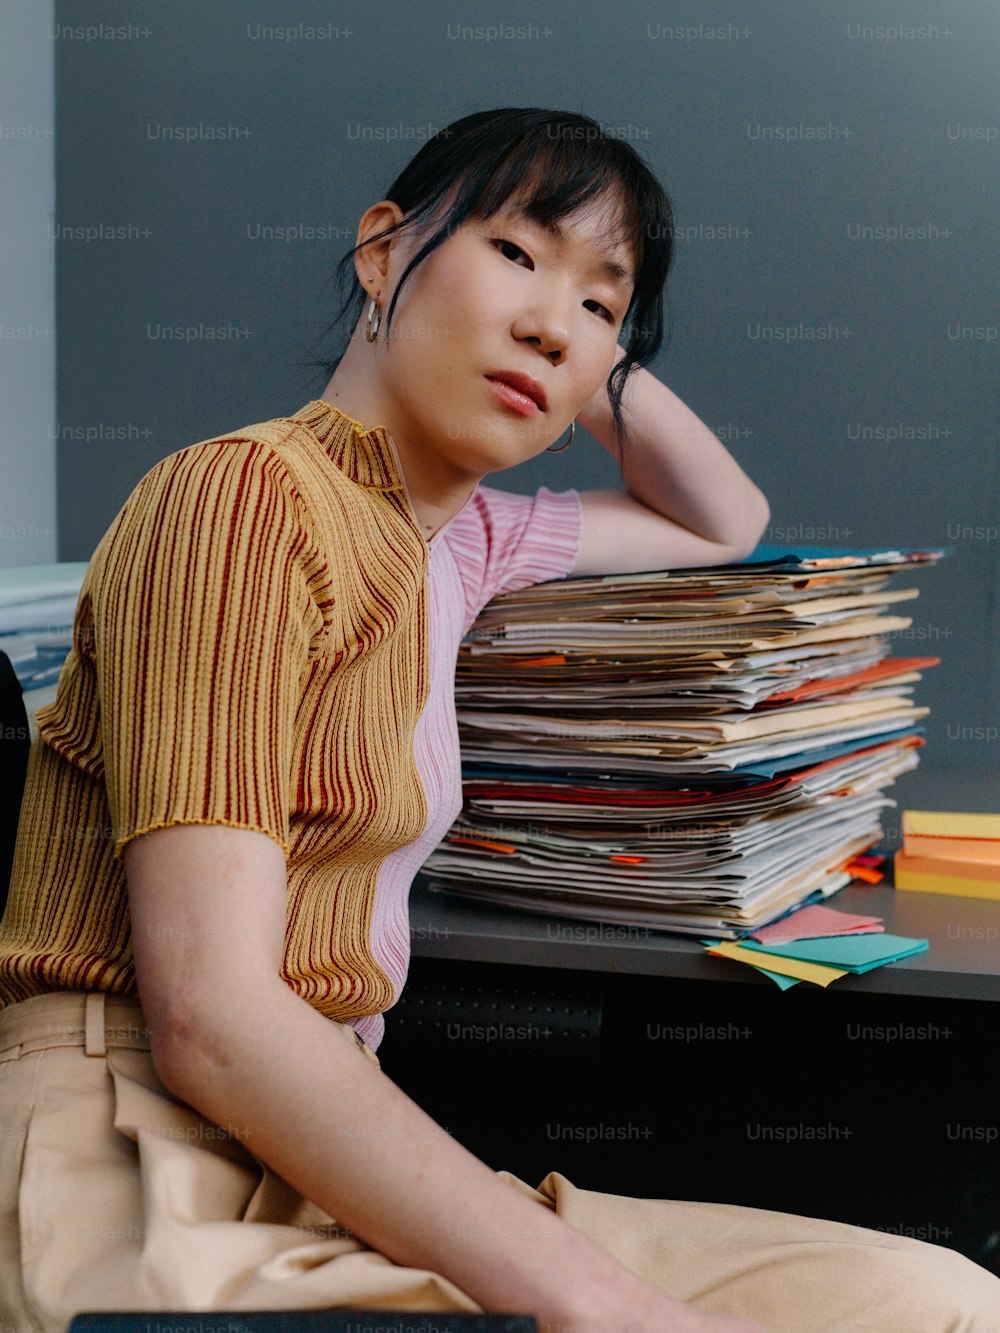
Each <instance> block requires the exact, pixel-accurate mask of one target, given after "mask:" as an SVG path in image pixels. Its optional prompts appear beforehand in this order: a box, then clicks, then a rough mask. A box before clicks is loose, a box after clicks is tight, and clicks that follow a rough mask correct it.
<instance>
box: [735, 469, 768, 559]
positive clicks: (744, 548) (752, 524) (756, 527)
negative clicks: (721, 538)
mask: <svg viewBox="0 0 1000 1333" xmlns="http://www.w3.org/2000/svg"><path fill="white" fill-rule="evenodd" d="M770 519H771V506H770V505H769V504H768V502H767V498H766V496H765V495H764V493H763V491H759V490H757V488H756V486H755V487H754V489H753V493H752V494H751V495H750V497H749V498H748V500H747V502H746V504H745V506H744V508H743V512H742V514H741V520H742V521H741V523H740V535H739V536H738V538H737V539H736V540H735V541H734V542H733V545H732V547H731V550H732V555H731V557H730V558H731V559H732V560H733V561H739V560H745V559H746V558H747V556H749V555H752V554H753V553H754V551H755V550H756V549H757V547H758V545H759V544H760V542H761V540H762V538H764V537H765V536H766V534H767V525H768V523H769V522H770Z"/></svg>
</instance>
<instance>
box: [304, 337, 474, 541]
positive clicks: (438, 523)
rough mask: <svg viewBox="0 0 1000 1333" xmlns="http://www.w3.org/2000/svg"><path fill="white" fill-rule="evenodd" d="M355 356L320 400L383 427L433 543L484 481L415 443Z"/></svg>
mask: <svg viewBox="0 0 1000 1333" xmlns="http://www.w3.org/2000/svg"><path fill="white" fill-rule="evenodd" d="M352 352H356V349H355V347H354V345H353V342H352V345H351V346H350V347H348V350H347V351H346V352H345V353H344V356H343V358H342V360H341V362H340V364H339V365H338V367H337V369H336V371H335V372H334V374H333V376H332V377H331V379H330V381H329V383H328V384H327V386H326V388H325V389H324V390H323V392H322V394H320V398H321V399H322V401H323V402H326V403H329V404H330V405H331V406H332V407H336V408H337V409H338V410H339V411H341V412H344V413H345V414H346V415H347V416H349V417H353V418H354V420H355V421H359V422H361V424H362V425H363V426H364V428H365V429H366V430H372V429H374V428H375V427H376V426H384V428H385V430H386V432H387V433H388V435H389V438H390V440H391V442H392V444H393V447H394V450H395V454H396V460H397V462H398V465H399V471H400V476H401V478H402V481H403V485H404V486H405V488H406V494H407V498H408V499H409V502H410V507H411V508H412V510H413V513H414V516H415V518H416V520H417V522H418V523H419V525H420V530H421V532H422V533H423V534H424V538H425V539H426V540H427V541H430V539H431V537H433V536H434V534H435V533H436V532H437V531H438V529H439V528H441V527H443V526H444V524H445V523H447V522H448V521H449V519H451V518H453V517H454V516H455V515H456V514H457V513H458V511H459V510H460V509H461V508H462V507H463V506H464V505H465V503H466V501H467V500H468V499H469V497H470V496H471V495H472V492H473V491H474V490H475V489H476V486H477V485H478V483H479V481H480V480H481V477H478V476H475V475H474V474H470V473H467V472H459V471H456V469H455V467H454V465H453V464H451V463H450V462H449V460H448V459H445V458H441V457H440V455H439V454H437V453H436V451H435V450H434V449H433V448H431V447H428V446H427V445H426V443H425V442H423V441H420V440H418V439H416V438H415V435H414V433H413V432H412V431H411V430H410V429H409V427H408V422H407V419H406V417H405V413H402V412H400V411H399V410H397V409H396V408H395V407H394V405H393V404H392V403H391V402H390V401H387V400H386V399H385V398H384V397H383V395H382V394H381V393H380V392H379V387H378V385H377V384H375V383H374V382H373V380H372V377H371V375H370V373H369V367H370V364H371V360H370V358H366V357H362V358H361V361H362V364H361V366H360V367H359V366H358V365H357V356H356V355H355V356H354V357H352ZM366 363H367V364H366Z"/></svg>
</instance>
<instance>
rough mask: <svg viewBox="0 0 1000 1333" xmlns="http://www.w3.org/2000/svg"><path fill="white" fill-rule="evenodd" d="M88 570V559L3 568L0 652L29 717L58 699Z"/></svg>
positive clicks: (1, 577) (1, 575) (0, 602)
mask: <svg viewBox="0 0 1000 1333" xmlns="http://www.w3.org/2000/svg"><path fill="white" fill-rule="evenodd" d="M86 572H87V562H86V561H85V560H82V561H64V562H61V563H59V564H51V565H24V566H14V567H12V568H8V569H0V649H2V650H3V651H4V652H5V653H6V654H7V656H8V657H9V658H10V661H11V665H12V666H13V668H14V674H15V675H16V676H17V678H18V682H19V684H20V686H21V689H22V690H23V691H24V702H25V707H26V709H27V710H28V712H29V714H32V715H33V714H34V711H35V710H36V709H37V708H38V707H40V705H41V704H42V703H47V702H49V701H50V699H51V698H54V697H55V686H56V682H57V681H58V679H59V672H60V671H61V670H62V665H63V663H64V662H65V660H66V657H67V654H68V653H69V650H70V648H71V647H72V628H73V618H74V616H75V614H76V605H77V601H78V600H79V596H80V586H81V584H82V583H83V576H84V574H85V573H86Z"/></svg>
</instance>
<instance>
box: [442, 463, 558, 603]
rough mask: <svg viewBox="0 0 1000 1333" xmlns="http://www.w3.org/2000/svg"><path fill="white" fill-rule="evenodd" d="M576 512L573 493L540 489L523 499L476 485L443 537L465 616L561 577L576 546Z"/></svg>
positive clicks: (545, 487)
mask: <svg viewBox="0 0 1000 1333" xmlns="http://www.w3.org/2000/svg"><path fill="white" fill-rule="evenodd" d="M581 508H582V507H581V501H580V493H579V491H577V490H572V489H571V490H566V491H552V490H550V489H549V488H548V487H547V486H540V487H539V488H538V489H537V490H536V491H534V492H533V493H532V494H528V495H524V494H517V493H514V492H511V491H502V490H499V489H497V488H495V487H492V486H482V485H480V486H477V488H476V490H475V491H474V492H473V495H472V497H471V499H470V501H469V503H468V505H466V507H465V508H464V509H463V510H461V511H460V512H459V513H458V514H457V515H456V517H455V519H454V520H453V521H452V523H451V524H450V525H449V528H448V531H447V534H446V539H447V545H448V548H449V550H450V551H451V552H452V555H453V556H454V558H455V563H456V564H457V566H458V568H459V572H460V573H461V576H462V581H463V583H464V585H465V591H466V601H467V612H468V616H469V618H474V617H475V616H476V615H478V613H479V611H480V610H482V608H483V607H484V606H485V605H486V603H487V602H489V601H491V600H492V599H493V598H494V597H496V596H499V595H500V594H501V593H503V592H512V591H515V590H517V589H519V588H525V587H528V586H529V585H531V584H533V583H541V582H544V581H546V580H548V579H554V578H561V577H565V575H567V574H568V573H569V572H570V571H571V570H572V568H573V565H574V563H575V561H576V558H577V553H578V551H579V547H580V536H581V531H582V523H581Z"/></svg>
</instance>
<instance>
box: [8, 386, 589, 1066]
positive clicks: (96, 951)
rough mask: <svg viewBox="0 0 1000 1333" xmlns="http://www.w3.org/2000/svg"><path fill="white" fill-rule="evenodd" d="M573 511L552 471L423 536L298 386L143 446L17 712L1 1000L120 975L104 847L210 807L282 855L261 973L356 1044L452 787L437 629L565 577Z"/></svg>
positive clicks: (340, 428) (382, 477)
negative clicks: (283, 889) (530, 487)
mask: <svg viewBox="0 0 1000 1333" xmlns="http://www.w3.org/2000/svg"><path fill="white" fill-rule="evenodd" d="M579 530H580V501H579V493H578V492H577V491H575V490H569V491H563V492H559V493H553V492H551V491H549V490H548V489H547V488H546V487H541V488H540V489H539V490H538V491H537V492H536V494H535V495H534V496H519V495H510V494H507V493H505V492H501V491H495V490H491V489H490V488H487V487H483V486H479V487H477V488H476V490H475V491H474V492H473V495H472V496H470V498H469V500H468V501H466V504H465V505H464V506H463V508H462V509H461V510H460V511H459V512H458V514H457V515H455V516H453V518H452V519H451V520H450V521H449V522H448V523H447V524H445V525H444V527H443V528H442V529H440V530H439V531H438V532H436V533H435V534H434V537H433V538H432V539H431V542H430V543H429V544H428V542H427V541H426V540H425V538H424V536H423V534H422V533H421V531H420V527H419V524H418V523H417V520H416V517H415V515H414V513H413V509H412V506H411V504H410V500H409V495H408V492H407V490H406V486H405V481H404V479H403V476H402V469H401V467H400V464H399V459H398V455H397V453H396V449H395V446H394V444H393V442H392V440H391V437H390V436H389V435H388V433H387V432H386V430H385V429H384V428H383V427H375V428H373V429H365V428H364V427H363V426H362V425H361V424H360V423H359V422H356V421H354V420H353V419H352V418H350V417H348V416H346V415H344V414H343V413H342V412H340V411H339V410H338V409H336V408H334V407H332V406H331V405H330V404H328V403H326V402H324V401H323V400H312V401H311V402H309V403H307V404H306V405H305V406H304V407H302V408H300V409H299V410H298V411H297V412H295V413H293V414H292V415H290V416H288V417H279V418H275V419H273V420H270V421H266V422H263V423H260V424H256V425H252V426H246V427H241V428H240V429H239V430H238V431H237V432H234V433H232V434H227V435H221V436H217V437H213V438H212V439H209V440H204V441H201V442H200V443H198V444H194V445H191V446H189V447H188V448H185V449H182V450H180V451H178V452H177V453H174V454H171V455H169V456H168V457H167V458H164V459H162V460H161V461H160V462H159V463H157V464H156V465H155V466H154V467H153V468H152V469H151V470H150V471H149V472H147V473H146V475H145V476H144V477H143V478H142V479H141V480H140V482H139V483H138V485H137V486H136V487H135V489H134V490H133V491H132V493H131V495H130V496H129V497H128V499H127V500H126V502H125V504H124V505H123V507H122V509H121V510H120V511H119V513H118V515H117V516H116V518H115V519H114V521H113V522H112V524H111V526H110V528H109V529H108V530H107V532H106V533H105V534H104V536H103V537H102V539H101V541H100V543H99V544H98V546H97V549H96V550H95V552H94V555H93V556H92V558H91V560H90V563H89V565H88V568H87V571H86V574H85V576H84V580H83V584H82V587H81V590H80V596H79V600H78V603H77V608H76V612H75V616H74V622H73V635H72V648H71V650H70V653H69V655H68V657H67V659H66V662H65V664H64V666H63V668H62V671H61V673H60V676H59V681H58V687H57V693H56V699H55V701H54V702H53V703H50V704H48V705H46V706H44V707H42V708H40V709H39V710H38V712H37V714H36V721H37V726H38V732H39V736H38V739H37V740H36V741H35V742H34V743H33V745H32V747H31V752H30V756H29V762H28V771H27V776H26V783H25V792H24V800H23V804H22V809H21V818H20V824H19V827H18V838H17V845H16V849H15V855H14V864H13V869H12V876H11V886H10V894H9V899H8V904H7V909H6V912H5V914H4V917H3V920H2V922H0V1006H2V1005H5V1004H12V1003H16V1002H18V1001H19V1000H22V999H25V998H27V997H29V996H31V995H34V994H38V993H41V992H44V991H48V990H54V989H66V988H68V989H78V990H106V991H113V992H116V993H119V994H123V995H129V996H136V995H137V993H138V992H137V989H136V985H135V971H134V965H133V957H132V948H131V936H130V928H129V918H128V904H127V893H126V890H125V871H124V864H123V862H122V849H123V848H124V846H125V845H126V843H127V842H128V841H129V840H130V839H131V838H134V837H135V836H137V835H138V834H140V833H142V832H145V831H149V830H152V829H156V828H163V827H166V826H167V825H170V824H175V823H201V824H227V825H229V826H230V827H233V828H244V829H256V830H258V831H260V832H263V833H266V834H267V835H268V836H270V837H271V838H273V839H274V840H275V841H276V842H278V843H279V844H280V845H281V847H282V848H283V849H284V851H285V855H286V863H287V882H288V901H287V918H286V933H285V949H284V956H283V958H282V962H281V974H282V976H283V978H284V980H285V981H286V982H287V983H288V984H289V985H290V986H291V987H292V988H293V989H295V990H296V991H297V993H298V994H300V995H301V996H302V997H303V998H304V999H306V1000H307V1001H308V1002H309V1003H311V1004H312V1005H314V1006H315V1007H316V1008H317V1009H318V1010H320V1011H321V1012H322V1013H324V1014H325V1015H327V1016H328V1017H331V1018H336V1019H338V1020H340V1021H348V1022H353V1023H354V1025H355V1027H356V1028H357V1030H358V1031H359V1033H360V1034H361V1035H362V1036H363V1037H364V1038H365V1040H366V1041H368V1042H369V1044H371V1045H372V1046H377V1044H378V1041H379V1040H380V1038H381V1035H382V1031H383V1026H384V1024H383V1021H382V1012H383V1011H384V1010H385V1009H387V1008H388V1007H389V1006H390V1005H391V1004H392V1003H394V1001H395V999H396V998H397V997H398V994H399V991H400V989H401V987H402V984H403V981H404V979H405V975H406V967H407V964H408V958H409V948H408V946H409V936H408V928H407V921H406V890H407V889H408V885H409V879H410V878H411V877H412V874H413V872H414V871H415V870H416V869H417V868H418V867H419V864H420V863H421V861H422V860H423V859H425V858H426V856H427V855H429V853H430V851H431V850H432V849H433V846H434V845H436V843H437V842H438V841H440V839H441V837H442V836H443V835H444V832H446V831H447V828H448V827H449V826H450V824H451V822H452V821H453V819H454V817H455V815H456V814H457V813H458V810H459V809H460V807H461V786H460V778H459V766H458V760H457V752H458V743H457V731H456V728H455V724H454V708H453V687H454V661H455V654H456V653H457V645H458V642H459V641H460V639H461V636H462V634H464V632H465V631H466V629H467V628H468V627H469V626H470V625H471V623H472V621H473V620H474V618H475V616H476V615H477V614H478V612H479V610H480V609H481V607H482V606H483V605H485V603H486V602H487V601H488V600H489V599H490V598H491V597H492V596H494V595H496V593H497V592H501V591H505V590H507V589H508V588H514V587H523V586H526V585H527V584H529V583H532V582H538V581H541V580H542V579H545V578H551V577H559V576H562V575H565V574H566V573H568V572H569V571H570V570H571V568H572V564H573V561H574V559H575V557H576V553H577V550H578V545H579ZM432 572H435V574H436V579H437V582H435V578H429V577H428V576H429V574H431V573H432ZM449 580H451V581H450V582H449ZM438 602H440V605H437V603H438ZM432 603H433V605H432ZM432 639H433V640H434V642H435V643H439V642H443V641H444V640H447V641H448V646H447V648H445V649H443V650H440V651H439V652H438V656H437V660H436V662H435V661H432V657H433V654H432V651H431V648H432ZM449 659H450V660H449ZM432 677H433V678H434V679H435V680H437V684H436V685H435V686H434V689H435V694H436V698H437V699H438V703H437V704H436V705H435V710H434V713H433V717H431V716H430V714H428V715H426V716H424V717H423V719H422V721H421V715H422V712H423V710H424V707H425V704H426V703H427V701H428V696H429V694H430V693H431V689H432V684H433V681H432ZM449 698H450V701H449ZM449 709H450V710H451V711H450V712H449V711H448V710H449ZM418 723H420V725H421V727H422V728H424V729H425V730H426V734H425V735H422V736H421V738H420V743H419V745H418V746H417V749H419V750H420V751H421V753H423V754H424V755H425V760H424V762H423V765H422V769H423V774H422V771H421V766H420V765H418V756H417V751H416V750H415V739H418V738H417V733H418ZM435 747H436V748H435ZM435 755H436V758H435V757H434V756H435ZM427 756H430V757H429V758H427ZM429 786H430V787H431V788H433V790H431V791H429V790H428V787H429ZM429 797H430V798H431V799H432V801H433V809H431V808H430V807H429ZM407 857H409V859H408V860H407ZM390 871H391V873H390ZM380 877H381V878H380ZM390 881H391V883H390ZM393 884H394V885H395V887H394V888H393Z"/></svg>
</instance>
